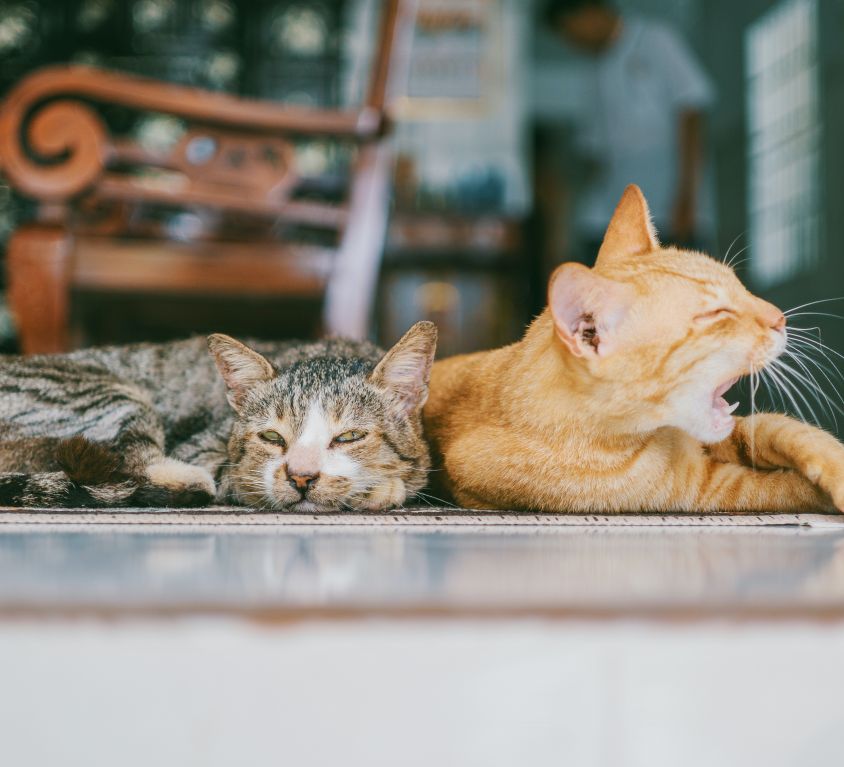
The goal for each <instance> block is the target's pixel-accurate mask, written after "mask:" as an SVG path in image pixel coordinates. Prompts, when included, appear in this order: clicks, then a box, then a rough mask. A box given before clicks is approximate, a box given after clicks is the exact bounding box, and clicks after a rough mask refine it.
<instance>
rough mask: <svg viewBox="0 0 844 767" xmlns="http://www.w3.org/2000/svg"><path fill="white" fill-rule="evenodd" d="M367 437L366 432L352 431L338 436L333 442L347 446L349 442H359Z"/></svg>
mask: <svg viewBox="0 0 844 767" xmlns="http://www.w3.org/2000/svg"><path fill="white" fill-rule="evenodd" d="M365 436H366V432H365V431H357V430H355V429H352V430H350V431H344V432H343V433H342V434H338V435H337V436H336V437H335V438H334V439H333V440H332V442H333V443H334V444H335V445H345V444H347V443H349V442H357V441H358V440H359V439H363V438H364V437H365Z"/></svg>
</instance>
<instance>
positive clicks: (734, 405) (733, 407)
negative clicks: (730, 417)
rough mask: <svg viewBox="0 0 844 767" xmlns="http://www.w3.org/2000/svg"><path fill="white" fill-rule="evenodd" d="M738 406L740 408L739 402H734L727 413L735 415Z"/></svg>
mask: <svg viewBox="0 0 844 767" xmlns="http://www.w3.org/2000/svg"><path fill="white" fill-rule="evenodd" d="M738 406H739V403H738V402H733V404H732V405H730V406H729V407H728V408H727V412H728V413H735V411H736V408H737V407H738Z"/></svg>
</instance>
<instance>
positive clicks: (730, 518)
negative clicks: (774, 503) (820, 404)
mask: <svg viewBox="0 0 844 767" xmlns="http://www.w3.org/2000/svg"><path fill="white" fill-rule="evenodd" d="M10 525H11V526H16V525H185V526H188V525H189V526H195V525H202V526H212V525H213V526H259V527H265V526H274V525H284V526H289V525H307V526H309V527H314V526H320V527H321V526H326V527H354V528H367V527H385V526H386V527H397V526H400V527H572V526H575V527H578V526H581V527H583V526H585V527H770V526H783V525H788V526H811V527H841V526H844V514H758V513H743V514H695V513H684V514H647V513H636V514H605V515H596V514H535V513H531V512H515V511H469V510H467V509H453V508H431V507H423V508H407V509H399V510H396V511H393V512H390V513H386V514H384V513H377V514H376V513H355V512H345V513H336V514H333V513H332V514H327V513H325V514H297V513H273V512H253V511H248V512H245V511H239V510H237V511H234V510H233V509H232V507H227V506H215V507H208V508H203V509H129V508H127V509H117V510H114V509H109V510H104V511H94V510H91V509H67V510H62V511H56V509H13V508H9V507H0V526H10Z"/></svg>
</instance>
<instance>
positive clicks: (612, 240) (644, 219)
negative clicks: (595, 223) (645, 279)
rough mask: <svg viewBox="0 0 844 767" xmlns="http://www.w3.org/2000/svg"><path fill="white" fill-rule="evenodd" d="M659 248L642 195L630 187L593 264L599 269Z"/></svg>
mask: <svg viewBox="0 0 844 767" xmlns="http://www.w3.org/2000/svg"><path fill="white" fill-rule="evenodd" d="M658 248H659V240H658V239H657V236H656V231H655V230H654V227H653V224H652V223H651V212H650V210H648V202H647V200H645V195H643V194H642V190H641V189H639V187H638V186H636V185H635V184H630V186H628V187H627V189H625V190H624V194H623V195H621V200H620V202H619V203H618V207H616V209H615V213H613V216H612V219H611V220H610V225H609V226H608V227H607V232H606V234H605V235H604V241H603V243H601V249H600V250H599V251H598V260H597V261H596V262H595V265H596V266H597V267H598V268H600V267H602V266H605V265H607V264H609V263H611V262H613V261H623V260H624V259H626V258H631V257H633V256H639V255H642V254H643V253H650V252H651V251H652V250H657V249H658Z"/></svg>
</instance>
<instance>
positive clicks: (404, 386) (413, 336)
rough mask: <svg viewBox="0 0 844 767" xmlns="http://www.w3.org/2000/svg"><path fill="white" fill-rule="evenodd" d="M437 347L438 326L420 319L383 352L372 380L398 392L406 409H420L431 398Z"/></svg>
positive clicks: (378, 384)
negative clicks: (391, 346) (431, 382)
mask: <svg viewBox="0 0 844 767" xmlns="http://www.w3.org/2000/svg"><path fill="white" fill-rule="evenodd" d="M436 350H437V326H436V325H434V323H433V322H417V323H416V324H415V325H414V326H413V327H412V328H411V329H410V330H408V331H407V333H405V334H404V335H403V336H402V338H401V340H400V341H399V342H398V343H397V344H396V345H395V346H394V347H393V348H392V349H390V351H388V352H387V353H386V354H385V355H384V357H383V358H382V360H381V361H380V362H379V363H378V365H377V366H376V368H375V370H373V371H372V374H371V375H370V381H372V383H374V384H375V385H377V386H380V387H381V388H384V389H388V390H389V391H392V392H393V394H395V395H397V397H398V399H399V401H400V403H401V405H402V407H403V409H404V410H405V411H406V412H408V413H412V412H415V411H418V410H420V409H421V408H422V406H423V405H424V404H425V401H426V400H427V399H428V381H429V380H430V378H431V366H432V365H433V364H434V354H435V352H436Z"/></svg>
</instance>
